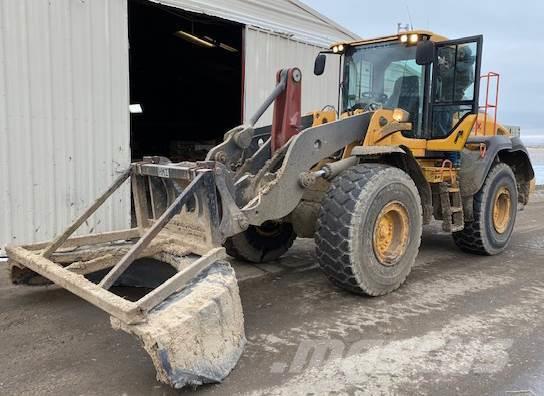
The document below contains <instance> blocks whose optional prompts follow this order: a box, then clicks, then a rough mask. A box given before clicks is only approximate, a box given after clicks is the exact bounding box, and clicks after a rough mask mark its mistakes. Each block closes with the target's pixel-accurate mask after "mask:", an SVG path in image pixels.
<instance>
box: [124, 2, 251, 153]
mask: <svg viewBox="0 0 544 396" xmlns="http://www.w3.org/2000/svg"><path fill="white" fill-rule="evenodd" d="M128 4H129V41H130V99H131V104H132V106H131V112H132V115H131V149H132V159H133V160H138V159H141V158H142V156H144V155H160V156H165V157H168V158H170V159H171V160H173V161H179V160H201V159H203V158H204V156H205V153H206V152H207V150H208V149H209V147H210V146H213V145H215V144H216V143H217V142H218V141H220V140H221V139H222V138H223V134H224V133H225V132H226V131H227V130H229V129H230V128H232V127H234V126H236V125H239V124H241V122H242V117H243V115H242V111H243V110H242V103H243V98H242V86H243V84H242V79H243V71H242V70H243V61H242V60H243V45H242V44H243V29H244V26H243V25H240V24H236V23H232V22H229V21H225V20H223V19H219V18H215V17H208V16H205V15H202V14H194V13H190V12H186V11H183V10H180V9H177V8H171V7H166V6H161V5H157V4H154V3H151V2H149V1H145V0H129V2H128Z"/></svg>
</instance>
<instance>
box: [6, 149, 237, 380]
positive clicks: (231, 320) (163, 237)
mask: <svg viewBox="0 0 544 396" xmlns="http://www.w3.org/2000/svg"><path fill="white" fill-rule="evenodd" d="M129 178H130V179H132V180H131V181H132V186H133V197H134V205H135V212H136V218H137V227H135V228H132V229H129V230H123V231H115V232H108V233H103V234H94V235H86V236H77V237H72V235H73V234H74V232H75V231H77V229H78V228H79V227H80V226H81V225H82V224H83V223H84V222H85V221H86V220H87V219H88V218H89V217H90V216H91V215H92V214H93V213H95V212H96V210H97V209H98V208H99V207H100V206H101V205H102V204H103V203H104V202H105V201H106V200H107V199H108V198H109V197H110V196H111V195H112V194H113V193H114V192H115V191H117V190H118V189H119V188H120V187H121V186H122V185H123V184H124V183H125V182H126V181H127V180H128V179H129ZM216 191H217V186H216V171H215V169H214V167H213V166H212V164H210V163H182V164H171V163H165V161H164V160H161V159H158V160H156V159H146V160H145V161H144V162H142V163H136V164H133V165H132V166H131V167H130V169H128V170H127V171H125V172H123V173H122V174H121V175H120V176H119V177H118V178H117V179H116V180H115V182H114V183H113V184H112V185H111V187H110V188H108V189H107V190H106V192H105V193H104V194H103V195H101V196H100V197H99V198H98V199H97V200H96V201H95V202H94V203H93V204H92V205H91V206H89V208H88V209H87V210H85V211H84V212H83V214H82V215H81V216H79V217H78V218H77V219H76V220H74V222H73V223H72V224H71V225H70V226H69V227H67V228H66V230H65V231H64V232H63V233H62V234H60V235H59V236H58V237H56V238H55V239H54V240H53V241H51V242H46V243H41V244H34V245H30V246H19V247H17V246H8V247H6V251H7V253H8V257H9V261H10V267H11V268H12V279H13V281H14V283H30V282H28V280H29V279H34V278H36V277H38V276H41V277H43V278H45V279H47V280H49V281H51V282H53V283H54V284H56V285H58V286H60V287H63V288H65V289H67V290H68V291H70V292H72V293H74V294H76V295H78V296H79V297H81V298H83V299H84V300H86V301H88V302H90V303H91V304H93V305H95V306H97V307H98V308H100V309H102V310H103V311H105V312H107V313H108V314H109V315H111V322H112V325H113V327H114V328H117V329H122V330H124V331H126V332H128V333H131V334H134V335H136V336H137V337H138V338H139V339H140V340H141V342H142V343H143V345H144V348H145V349H146V350H147V351H148V353H149V354H150V355H151V358H152V361H153V363H154V365H155V368H156V369H157V377H158V379H159V380H160V381H162V382H165V383H168V384H170V385H172V386H174V387H176V388H181V387H183V386H185V385H198V384H202V383H206V382H217V381H221V380H222V379H223V378H224V377H225V376H226V375H227V374H228V373H229V372H230V371H231V369H232V368H233V367H234V365H235V364H236V362H237V361H238V358H239V356H240V354H241V352H242V349H243V346H244V344H245V335H244V328H243V316H242V310H241V304H240V298H239V295H238V286H237V283H236V278H235V275H234V272H233V270H232V268H231V267H230V265H229V264H228V263H227V262H225V261H224V260H225V258H226V253H225V249H224V248H223V247H222V246H221V245H222V242H223V238H222V236H221V234H220V232H219V230H220V226H221V224H220V218H219V204H218V198H217V192H216ZM140 258H153V259H155V260H158V261H161V262H165V263H167V264H170V266H171V267H173V268H174V270H175V274H174V275H173V276H171V277H169V278H168V279H166V280H164V281H162V282H160V284H158V283H157V280H156V279H155V278H153V275H152V274H153V269H152V268H151V271H149V274H150V275H149V276H150V278H149V279H140V280H138V284H137V285H138V286H146V287H149V288H151V287H152V286H156V285H157V284H158V286H157V287H154V288H153V289H152V290H151V291H149V292H148V293H147V294H145V295H144V296H143V297H141V298H139V299H138V300H137V301H130V300H127V299H125V298H123V297H120V296H118V295H116V294H115V293H114V292H112V291H110V288H111V287H112V286H114V285H116V284H122V285H127V282H129V281H128V280H124V279H123V277H124V276H125V275H126V273H127V270H129V268H130V266H131V264H133V262H134V261H135V260H137V259H140ZM151 265H153V263H151ZM104 271H107V272H106V274H105V275H104V276H102V277H101V279H100V280H99V282H98V284H97V283H95V282H93V281H91V280H90V279H88V278H87V277H86V275H91V274H94V275H96V274H102V273H103V272H104ZM150 280H152V282H151V283H149V282H150ZM131 281H133V280H131ZM202 327H204V328H208V329H209V330H208V333H210V334H214V333H217V337H209V334H201V330H200V329H201V328H202ZM221 334H223V335H224V336H220V335H221ZM195 341H197V342H195ZM181 346H183V347H181Z"/></svg>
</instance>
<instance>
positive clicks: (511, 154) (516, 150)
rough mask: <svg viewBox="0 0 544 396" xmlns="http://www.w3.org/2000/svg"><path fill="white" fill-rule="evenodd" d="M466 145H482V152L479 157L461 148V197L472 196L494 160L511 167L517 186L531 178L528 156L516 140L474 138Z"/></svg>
mask: <svg viewBox="0 0 544 396" xmlns="http://www.w3.org/2000/svg"><path fill="white" fill-rule="evenodd" d="M467 144H485V146H486V151H485V155H484V156H483V157H482V156H481V154H480V151H477V150H468V149H466V148H465V149H464V150H463V151H462V152H461V169H460V170H459V179H460V188H461V195H462V196H463V197H472V196H473V195H474V194H476V193H477V192H478V191H480V189H481V188H482V186H483V185H484V182H485V178H486V177H487V174H488V173H489V170H490V169H491V167H492V166H493V164H494V163H496V162H497V161H501V162H504V163H506V164H508V165H510V166H511V167H512V170H513V171H514V174H515V175H516V180H517V182H518V184H521V183H528V182H530V181H531V180H532V179H533V178H534V170H533V166H532V164H531V160H530V159H529V154H528V152H527V149H526V148H525V146H524V145H523V143H522V141H521V139H520V138H509V137H507V136H485V137H484V136H481V137H480V136H478V137H471V138H469V139H468V140H467ZM520 198H522V197H520Z"/></svg>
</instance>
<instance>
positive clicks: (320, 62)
mask: <svg viewBox="0 0 544 396" xmlns="http://www.w3.org/2000/svg"><path fill="white" fill-rule="evenodd" d="M326 63H327V55H325V54H319V55H317V58H315V63H314V74H315V75H316V76H320V75H322V74H323V73H324V72H325V64H326Z"/></svg>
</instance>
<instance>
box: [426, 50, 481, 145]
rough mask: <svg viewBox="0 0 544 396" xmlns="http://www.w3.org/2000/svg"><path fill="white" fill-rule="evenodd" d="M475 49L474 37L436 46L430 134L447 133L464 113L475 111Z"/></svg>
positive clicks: (440, 135) (436, 135) (434, 135)
mask: <svg viewBox="0 0 544 396" xmlns="http://www.w3.org/2000/svg"><path fill="white" fill-rule="evenodd" d="M477 52H478V42H476V41H474V42H468V43H460V44H451V45H445V46H440V47H438V48H437V53H436V60H435V65H434V70H433V73H434V74H435V75H434V78H433V81H434V90H433V110H432V114H431V118H432V121H431V128H432V137H434V138H442V137H446V136H448V135H449V134H450V133H451V131H452V130H453V129H454V127H455V125H456V124H457V123H458V122H459V121H460V120H461V119H462V118H463V117H464V116H465V115H466V114H467V113H470V112H474V111H477V102H476V101H477V98H476V97H475V91H476V90H475V81H476V80H477V79H476V78H475V77H476V74H477V73H478V72H479V71H478V70H477V58H478V57H477ZM475 103H476V106H475V105H474V104H475ZM475 107H476V108H475Z"/></svg>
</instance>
